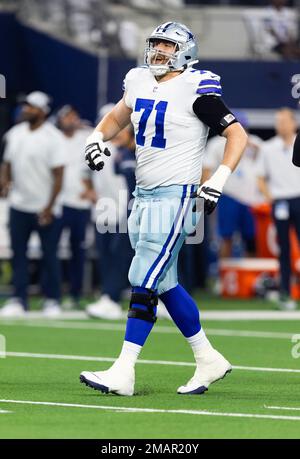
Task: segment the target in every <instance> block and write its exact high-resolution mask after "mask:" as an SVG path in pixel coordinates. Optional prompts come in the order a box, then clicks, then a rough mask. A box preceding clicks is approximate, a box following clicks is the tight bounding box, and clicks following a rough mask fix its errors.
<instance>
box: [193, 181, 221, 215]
mask: <svg viewBox="0 0 300 459" xmlns="http://www.w3.org/2000/svg"><path fill="white" fill-rule="evenodd" d="M221 194H222V193H221V191H218V190H215V189H214V188H210V187H209V186H205V184H204V185H202V186H201V187H199V188H198V190H197V191H196V192H195V193H193V195H192V198H203V199H204V213H205V215H210V214H211V213H212V212H213V211H214V210H215V208H216V206H217V204H218V200H219V198H220V196H221ZM196 207H197V205H196V204H194V207H193V212H195V211H196Z"/></svg>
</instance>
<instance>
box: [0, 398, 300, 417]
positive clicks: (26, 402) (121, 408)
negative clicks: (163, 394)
mask: <svg viewBox="0 0 300 459" xmlns="http://www.w3.org/2000/svg"><path fill="white" fill-rule="evenodd" d="M0 403H12V404H24V405H42V406H59V407H64V408H89V409H94V410H104V411H108V410H111V411H117V412H124V413H167V414H189V415H191V414H193V415H198V416H221V417H233V418H256V419H276V420H278V419H280V420H284V421H300V416H276V415H270V414H252V413H222V412H219V411H204V410H163V409H158V408H128V407H124V406H109V405H80V404H78V403H59V402H36V401H31V400H6V399H3V400H0Z"/></svg>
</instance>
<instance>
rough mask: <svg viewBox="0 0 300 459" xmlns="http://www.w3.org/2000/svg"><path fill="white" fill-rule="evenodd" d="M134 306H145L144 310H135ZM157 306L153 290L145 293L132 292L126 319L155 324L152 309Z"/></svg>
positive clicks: (156, 298) (146, 290)
mask: <svg viewBox="0 0 300 459" xmlns="http://www.w3.org/2000/svg"><path fill="white" fill-rule="evenodd" d="M134 304H141V305H143V306H146V308H147V309H146V310H143V309H139V308H135V307H134ZM157 304H158V297H157V293H156V292H155V291H154V290H148V289H145V292H132V294H131V300H130V305H129V310H128V316H127V317H128V318H129V319H130V318H132V319H142V320H145V321H147V322H151V323H155V322H156V315H155V310H154V308H155V307H156V306H157Z"/></svg>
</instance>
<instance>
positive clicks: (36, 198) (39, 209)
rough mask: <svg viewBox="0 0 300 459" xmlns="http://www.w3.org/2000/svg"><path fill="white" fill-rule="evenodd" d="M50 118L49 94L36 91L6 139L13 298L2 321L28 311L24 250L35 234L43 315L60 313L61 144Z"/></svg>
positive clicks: (3, 177)
mask: <svg viewBox="0 0 300 459" xmlns="http://www.w3.org/2000/svg"><path fill="white" fill-rule="evenodd" d="M49 112H50V98H49V97H48V96H47V94H45V93H43V92H40V91H34V92H32V93H30V94H28V95H27V97H26V99H25V102H24V106H23V113H22V117H23V122H21V123H19V124H18V125H16V126H14V127H13V128H12V129H10V130H9V131H8V132H7V133H6V135H5V151H4V163H3V165H2V169H1V182H2V191H3V194H4V195H8V200H9V208H10V209H9V233H10V239H11V248H12V268H13V288H14V293H13V297H12V298H10V299H9V300H8V301H7V303H6V304H5V305H4V306H3V308H2V310H1V315H4V316H20V315H23V314H24V312H25V311H26V310H27V309H28V302H27V287H28V260H27V256H26V251H27V244H28V241H29V238H30V235H31V233H32V232H33V231H37V233H38V234H39V237H40V241H41V248H42V252H43V256H42V261H43V272H42V291H43V294H44V297H45V301H44V313H45V315H49V316H54V315H57V314H59V313H60V266H59V260H58V258H57V254H56V251H57V230H58V218H57V216H58V215H59V212H60V209H59V204H58V200H57V197H58V194H59V193H60V191H61V187H62V180H63V168H64V164H65V159H64V141H63V137H62V134H61V133H60V132H59V130H58V129H57V128H56V127H54V126H53V125H52V124H50V123H49V122H47V120H46V118H47V115H48V113H49Z"/></svg>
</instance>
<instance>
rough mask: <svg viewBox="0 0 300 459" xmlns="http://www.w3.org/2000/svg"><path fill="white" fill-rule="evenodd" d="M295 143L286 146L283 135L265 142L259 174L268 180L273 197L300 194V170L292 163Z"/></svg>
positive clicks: (291, 196)
mask: <svg viewBox="0 0 300 459" xmlns="http://www.w3.org/2000/svg"><path fill="white" fill-rule="evenodd" d="M292 156H293V145H289V146H286V145H285V144H284V141H283V139H282V138H281V137H279V136H275V137H272V138H271V139H270V140H268V141H267V142H265V144H264V146H263V148H262V152H261V157H260V160H259V161H258V165H257V175H258V176H259V177H264V178H265V179H266V180H267V183H268V187H269V190H270V193H271V196H272V198H273V199H291V198H297V197H299V196H300V170H299V168H298V167H295V166H294V165H293V163H292Z"/></svg>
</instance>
